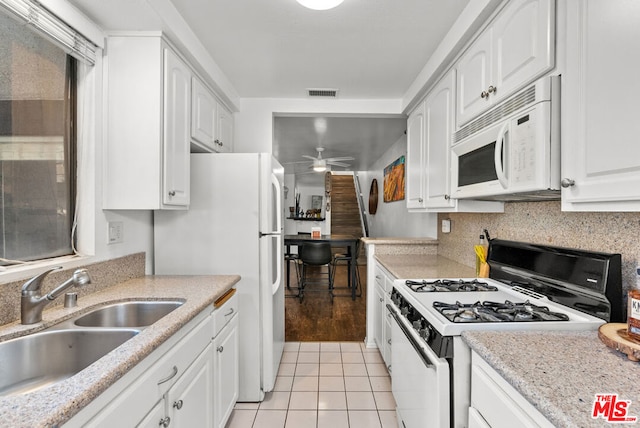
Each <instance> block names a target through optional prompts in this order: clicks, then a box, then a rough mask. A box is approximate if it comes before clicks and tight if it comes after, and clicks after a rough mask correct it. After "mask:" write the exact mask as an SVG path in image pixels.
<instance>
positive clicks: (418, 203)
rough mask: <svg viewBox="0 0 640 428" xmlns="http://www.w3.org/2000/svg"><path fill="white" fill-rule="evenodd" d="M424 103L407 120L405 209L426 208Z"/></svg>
mask: <svg viewBox="0 0 640 428" xmlns="http://www.w3.org/2000/svg"><path fill="white" fill-rule="evenodd" d="M424 114H425V103H424V102H421V103H420V104H419V105H418V107H416V108H415V110H413V112H411V114H410V115H409V118H408V119H407V162H406V165H407V171H406V173H407V174H406V175H407V181H406V186H407V195H406V198H407V208H408V209H409V211H411V210H413V209H424V208H425V207H426V199H427V197H426V188H425V184H426V179H425V177H426V156H425V144H424V141H425V134H424V126H425V117H424Z"/></svg>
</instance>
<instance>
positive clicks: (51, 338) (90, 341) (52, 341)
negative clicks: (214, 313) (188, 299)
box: [0, 300, 183, 397]
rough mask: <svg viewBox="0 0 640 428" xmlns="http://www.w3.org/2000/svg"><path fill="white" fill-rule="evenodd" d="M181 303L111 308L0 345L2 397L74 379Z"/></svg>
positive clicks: (142, 303) (132, 303)
mask: <svg viewBox="0 0 640 428" xmlns="http://www.w3.org/2000/svg"><path fill="white" fill-rule="evenodd" d="M182 304H183V302H181V301H164V300H163V301H127V302H121V303H112V304H106V305H103V306H99V307H98V308H96V309H94V310H92V311H90V312H88V313H86V314H81V315H78V316H76V317H74V318H71V319H70V320H67V321H63V322H61V323H59V324H56V325H54V326H52V327H49V328H47V329H46V330H43V331H40V332H37V333H33V334H30V335H27V336H23V337H19V338H16V339H11V340H8V341H6V342H0V361H2V364H1V365H0V397H2V396H12V395H17V394H24V393H28V392H33V391H36V390H38V389H41V388H44V387H46V386H48V385H52V384H54V383H56V382H60V381H62V380H64V379H67V378H69V377H71V376H73V375H75V374H76V373H78V372H80V371H81V370H83V369H85V368H86V367H88V366H89V365H91V364H92V363H94V362H95V361H97V360H99V359H100V358H101V357H103V356H105V355H106V354H108V353H109V352H111V351H112V350H114V349H115V348H117V347H118V346H120V345H122V344H123V343H124V342H126V341H127V340H129V339H131V338H132V337H134V336H135V335H136V334H138V333H140V331H142V330H143V329H144V328H145V327H148V326H150V325H151V324H153V323H155V322H156V321H158V320H159V319H160V318H162V317H164V316H165V315H167V314H169V313H170V312H172V311H173V310H175V309H177V308H178V307H179V306H180V305H182Z"/></svg>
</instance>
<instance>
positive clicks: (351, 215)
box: [331, 174, 362, 237]
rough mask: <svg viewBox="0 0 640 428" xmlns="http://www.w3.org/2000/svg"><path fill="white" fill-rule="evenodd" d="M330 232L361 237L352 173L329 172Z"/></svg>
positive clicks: (358, 208) (360, 224)
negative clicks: (338, 173) (335, 173)
mask: <svg viewBox="0 0 640 428" xmlns="http://www.w3.org/2000/svg"><path fill="white" fill-rule="evenodd" d="M331 233H332V234H335V235H352V236H357V237H362V223H361V222H360V207H359V206H358V199H357V195H356V188H355V185H354V182H353V175H334V174H331Z"/></svg>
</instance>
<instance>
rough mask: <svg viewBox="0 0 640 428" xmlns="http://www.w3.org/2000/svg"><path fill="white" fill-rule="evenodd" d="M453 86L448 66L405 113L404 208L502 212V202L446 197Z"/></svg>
mask: <svg viewBox="0 0 640 428" xmlns="http://www.w3.org/2000/svg"><path fill="white" fill-rule="evenodd" d="M455 89H456V77H455V70H450V71H449V72H448V73H447V74H446V75H445V76H444V77H443V78H442V79H440V81H439V82H438V83H437V84H436V86H435V87H434V88H433V89H432V90H431V91H430V92H429V94H428V95H427V97H426V99H425V101H424V102H422V103H420V104H419V105H418V107H417V108H416V109H415V110H414V111H413V112H412V113H411V114H410V115H409V119H408V121H407V163H406V165H407V179H406V185H407V209H408V210H409V211H422V212H503V210H504V204H503V203H502V202H490V201H474V200H466V199H465V200H457V199H451V197H450V195H451V173H450V170H451V135H452V132H453V127H454V113H455V107H454V106H455Z"/></svg>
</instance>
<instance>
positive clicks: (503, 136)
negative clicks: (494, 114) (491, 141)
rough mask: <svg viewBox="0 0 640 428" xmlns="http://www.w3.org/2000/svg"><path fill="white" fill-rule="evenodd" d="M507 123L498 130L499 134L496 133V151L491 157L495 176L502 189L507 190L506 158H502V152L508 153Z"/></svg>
mask: <svg viewBox="0 0 640 428" xmlns="http://www.w3.org/2000/svg"><path fill="white" fill-rule="evenodd" d="M508 139H509V122H506V123H505V124H504V125H503V126H502V128H500V132H499V133H498V140H497V141H496V151H495V153H494V156H493V162H494V164H495V168H496V175H497V177H498V182H500V185H501V186H502V188H503V189H506V188H507V185H508V183H507V176H506V174H505V164H506V162H507V161H506V159H507V156H508V153H507V156H503V155H502V154H503V152H508V147H509V141H508Z"/></svg>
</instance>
